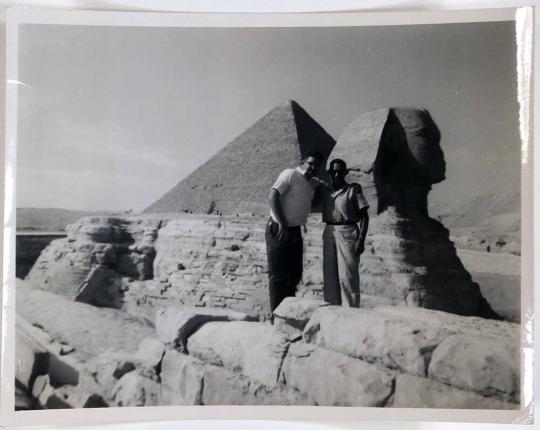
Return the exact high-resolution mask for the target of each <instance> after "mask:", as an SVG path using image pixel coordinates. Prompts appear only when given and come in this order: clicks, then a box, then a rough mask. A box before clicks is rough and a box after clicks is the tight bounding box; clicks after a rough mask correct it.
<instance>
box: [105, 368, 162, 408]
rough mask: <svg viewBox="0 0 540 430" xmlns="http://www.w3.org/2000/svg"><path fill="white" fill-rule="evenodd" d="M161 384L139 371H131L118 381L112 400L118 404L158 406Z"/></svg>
mask: <svg viewBox="0 0 540 430" xmlns="http://www.w3.org/2000/svg"><path fill="white" fill-rule="evenodd" d="M158 392H159V384H158V383H157V382H156V381H153V380H152V379H150V378H147V377H145V376H143V375H141V374H140V373H138V372H129V373H127V374H125V375H124V376H122V377H121V378H120V380H119V381H118V382H117V383H116V386H115V387H114V389H113V392H112V400H113V403H114V404H115V405H116V406H157V404H158Z"/></svg>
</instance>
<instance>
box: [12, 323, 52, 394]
mask: <svg viewBox="0 0 540 430" xmlns="http://www.w3.org/2000/svg"><path fill="white" fill-rule="evenodd" d="M15 354H16V361H15V379H16V380H17V381H18V382H19V383H20V384H21V385H22V386H24V387H25V388H26V389H27V390H28V391H29V392H32V386H33V384H34V381H35V379H36V378H37V377H38V375H43V374H45V373H47V371H48V368H49V353H48V352H47V351H46V350H45V349H44V348H43V347H42V346H41V345H39V344H38V343H37V342H36V341H34V340H33V339H32V338H30V337H29V336H28V335H26V334H25V333H22V332H21V331H20V330H17V331H16V338H15Z"/></svg>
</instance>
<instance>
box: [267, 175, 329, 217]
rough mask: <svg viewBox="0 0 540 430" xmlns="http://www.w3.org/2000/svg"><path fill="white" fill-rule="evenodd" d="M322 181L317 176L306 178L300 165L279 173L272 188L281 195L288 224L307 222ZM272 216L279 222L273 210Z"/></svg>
mask: <svg viewBox="0 0 540 430" xmlns="http://www.w3.org/2000/svg"><path fill="white" fill-rule="evenodd" d="M320 183H321V181H320V180H319V179H317V178H312V179H306V177H305V176H304V175H303V174H302V170H301V169H300V168H299V167H297V168H295V169H285V170H284V171H283V172H281V173H280V174H279V176H278V178H277V180H276V182H275V183H274V185H273V186H272V188H274V189H275V190H277V191H278V193H279V195H280V196H281V198H280V201H281V207H282V208H283V215H284V216H285V220H286V221H287V226H289V227H298V226H301V225H304V224H305V223H306V221H307V218H308V216H309V213H310V211H311V202H312V201H313V195H314V194H315V190H316V189H317V187H318V186H319V185H320ZM270 216H271V217H272V219H273V220H274V221H276V222H277V218H276V216H275V214H274V213H273V211H272V210H270Z"/></svg>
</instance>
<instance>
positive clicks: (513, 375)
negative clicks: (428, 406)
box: [429, 334, 520, 402]
mask: <svg viewBox="0 0 540 430" xmlns="http://www.w3.org/2000/svg"><path fill="white" fill-rule="evenodd" d="M518 346H519V345H518V344H515V343H512V342H508V341H504V339H501V338H490V337H479V336H471V335H466V334H456V335H453V336H451V337H449V338H448V339H446V340H445V341H444V342H442V343H441V344H440V345H439V346H438V347H437V348H436V349H435V351H434V352H433V358H432V360H431V363H430V365H429V376H430V377H432V378H433V379H436V380H438V381H440V382H444V383H446V384H448V385H452V386H455V387H458V388H462V389H465V390H471V391H475V392H477V393H480V394H482V395H484V396H493V395H498V396H501V397H504V398H507V399H510V400H512V401H514V402H517V401H519V392H520V370H519V369H520V365H519V348H518Z"/></svg>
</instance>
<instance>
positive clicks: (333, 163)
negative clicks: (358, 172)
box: [329, 158, 347, 170]
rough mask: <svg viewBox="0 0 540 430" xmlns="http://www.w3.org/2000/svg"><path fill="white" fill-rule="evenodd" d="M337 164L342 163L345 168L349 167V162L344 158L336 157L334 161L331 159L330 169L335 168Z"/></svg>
mask: <svg viewBox="0 0 540 430" xmlns="http://www.w3.org/2000/svg"><path fill="white" fill-rule="evenodd" d="M336 164H341V165H342V166H343V168H344V169H346V168H347V163H345V161H344V160H342V159H341V158H334V159H333V160H332V161H330V166H329V167H330V169H329V170H334V165H336Z"/></svg>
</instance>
